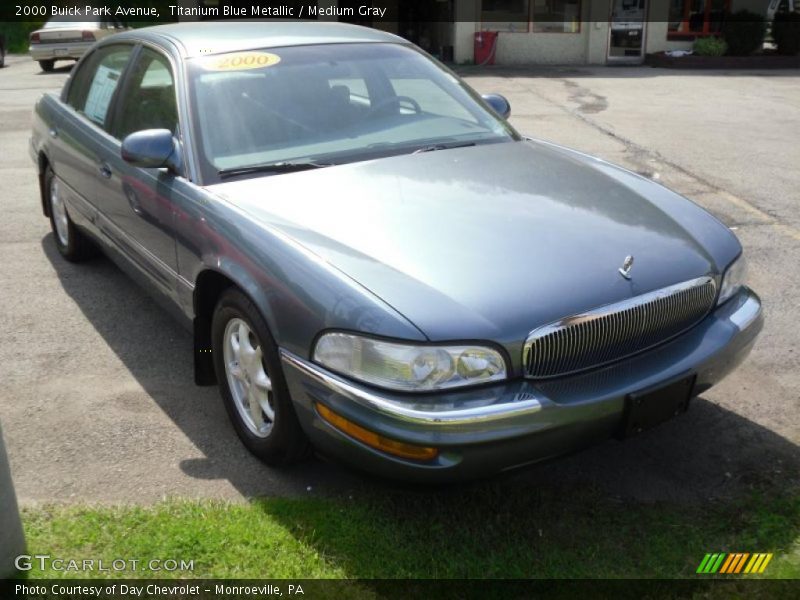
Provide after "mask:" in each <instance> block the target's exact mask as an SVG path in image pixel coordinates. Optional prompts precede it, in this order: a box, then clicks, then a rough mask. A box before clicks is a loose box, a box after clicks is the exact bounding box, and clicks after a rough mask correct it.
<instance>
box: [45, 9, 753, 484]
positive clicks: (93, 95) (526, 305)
mask: <svg viewBox="0 0 800 600" xmlns="http://www.w3.org/2000/svg"><path fill="white" fill-rule="evenodd" d="M509 110H510V108H509V104H508V102H507V101H506V100H505V99H504V98H503V97H502V96H498V95H489V96H483V97H481V96H479V95H478V94H476V93H475V92H474V91H473V90H472V89H470V88H469V86H467V85H466V84H465V83H464V82H463V81H462V80H460V79H459V78H458V77H457V76H456V75H454V74H453V73H452V72H450V71H449V70H447V69H446V68H445V67H443V66H442V65H441V64H439V63H437V62H436V61H434V60H433V59H431V57H429V56H428V55H426V54H425V53H424V52H422V51H421V50H419V49H418V48H416V47H415V46H413V45H412V44H409V43H408V42H406V41H404V40H402V39H400V38H398V37H395V36H393V35H390V34H387V33H383V32H380V31H376V30H372V29H366V28H360V27H356V26H350V25H344V24H338V23H271V24H265V23H252V22H251V23H232V22H229V23H195V24H181V25H166V26H158V27H152V28H147V29H140V30H136V31H129V32H125V33H120V34H117V35H114V36H111V37H108V38H106V39H104V40H102V41H101V42H99V43H97V44H96V45H95V46H93V47H92V49H91V50H90V51H89V52H88V53H87V54H86V55H85V56H84V57H83V58H82V59H81V61H80V62H79V63H78V64H77V66H76V68H75V69H74V71H73V72H72V75H71V77H70V79H69V81H68V82H67V83H66V85H65V87H64V89H63V91H62V92H61V94H60V95H53V94H46V95H44V96H43V97H42V98H41V99H40V100H39V101H38V103H37V105H36V109H35V115H34V125H33V133H32V137H31V144H30V152H31V156H32V158H33V160H34V162H35V164H36V167H37V170H38V175H39V183H40V189H41V203H42V210H43V212H44V215H45V216H47V217H49V219H50V222H51V224H52V230H53V235H52V239H53V243H54V244H55V245H56V247H57V248H58V251H59V252H60V253H61V254H62V255H63V257H64V258H65V259H66V260H69V261H81V260H84V259H87V258H89V257H91V256H93V255H94V254H95V253H96V252H98V251H102V252H104V253H106V254H107V255H108V256H109V257H111V258H112V259H113V260H114V261H115V262H117V263H118V264H119V265H120V267H121V268H123V269H125V270H126V271H127V272H128V273H130V275H131V276H132V277H134V278H135V279H136V280H137V281H139V282H141V284H142V285H143V286H145V287H146V288H147V289H148V290H150V291H151V292H152V293H153V295H154V296H155V297H156V298H157V299H159V300H160V301H162V303H163V304H164V305H165V306H166V307H167V308H168V309H170V310H171V311H172V312H173V313H174V314H175V315H176V317H177V318H178V319H180V320H181V321H182V322H183V323H185V324H186V326H187V327H188V328H189V329H190V331H192V333H193V338H194V366H195V382H196V383H197V384H199V385H219V388H220V391H221V395H222V399H223V401H224V403H225V406H226V408H227V412H228V414H229V415H230V419H231V422H232V424H233V426H234V428H235V430H236V432H237V433H238V435H239V437H240V438H241V440H242V442H243V443H244V444H245V446H247V448H248V449H249V450H250V451H251V452H253V454H255V455H256V456H258V457H259V458H261V459H262V460H264V461H265V462H267V463H269V464H271V465H283V464H287V463H291V462H294V461H297V460H299V459H301V458H302V457H304V456H305V455H306V454H307V453H308V451H309V449H310V448H311V447H314V448H316V449H317V450H318V451H320V452H322V453H325V454H329V455H334V456H337V457H340V458H341V459H343V460H346V461H348V462H350V463H353V464H355V465H358V466H359V467H361V468H363V469H367V470H371V471H373V472H376V473H380V474H385V475H390V476H393V477H399V478H405V479H416V480H427V481H442V480H447V479H450V480H452V479H466V478H473V477H476V476H481V475H485V474H491V473H496V472H499V471H503V470H507V469H511V468H514V467H518V466H521V465H525V464H529V463H532V462H535V461H540V460H543V459H546V458H549V457H552V456H556V455H559V454H563V453H566V452H570V451H573V450H575V449H577V448H581V447H584V446H586V445H588V444H590V443H593V442H595V441H598V440H603V439H606V438H609V437H612V436H619V437H626V436H631V435H636V434H638V433H639V432H641V431H643V430H645V429H648V428H650V427H652V426H655V425H657V424H659V423H661V422H663V421H665V420H666V419H669V418H671V417H673V416H674V415H677V414H680V413H683V412H684V411H686V410H687V408H688V407H689V406H690V400H691V399H692V398H693V397H695V396H697V395H698V394H701V393H703V392H705V391H706V390H708V389H709V388H710V387H711V386H712V385H714V384H715V383H717V382H718V381H720V379H722V378H723V377H724V376H725V375H727V374H728V373H730V372H731V370H733V369H734V368H735V367H736V366H737V365H738V364H739V363H740V362H741V361H742V360H743V359H744V358H745V357H746V356H747V354H748V352H749V351H750V349H751V347H752V346H753V344H754V342H755V339H756V336H757V334H758V332H759V331H760V329H761V327H762V311H761V303H760V301H759V298H758V297H757V296H756V294H755V293H754V292H753V291H752V290H751V289H750V288H749V287H747V284H746V280H745V274H746V270H745V262H744V258H743V257H742V247H741V245H740V244H739V242H738V241H737V239H736V237H735V236H734V235H733V233H731V231H730V230H729V229H728V228H727V227H725V226H723V225H722V224H721V223H720V222H718V221H717V220H716V219H715V218H714V217H712V216H711V215H709V214H708V213H706V212H705V211H703V210H702V209H701V208H699V207H698V206H697V205H695V204H693V203H692V202H690V201H689V200H687V199H685V198H683V197H681V196H679V195H677V194H675V193H673V192H671V191H670V190H668V189H666V188H664V187H662V186H661V185H659V184H657V183H654V182H653V181H650V180H648V179H645V178H642V177H640V176H638V175H636V174H634V173H631V172H630V171H627V170H625V169H622V168H620V167H617V166H614V165H612V164H609V163H607V162H604V161H602V160H599V159H596V158H593V157H591V156H587V155H585V154H582V153H579V152H576V151H574V150H570V149H568V148H564V147H561V146H557V145H555V144H551V143H547V142H543V141H538V140H534V139H529V138H525V137H523V136H521V135H520V134H519V133H517V132H516V131H515V130H514V129H513V128H512V127H511V126H510V125H509V123H508V122H507V120H506V118H507V117H508V114H509ZM146 326H147V324H146V323H142V327H146ZM683 418H684V419H690V418H691V413H690V414H689V415H687V416H685V417H683Z"/></svg>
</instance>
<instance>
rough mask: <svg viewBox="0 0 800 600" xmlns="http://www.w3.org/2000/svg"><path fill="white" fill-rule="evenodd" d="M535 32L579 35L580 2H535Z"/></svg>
mask: <svg viewBox="0 0 800 600" xmlns="http://www.w3.org/2000/svg"><path fill="white" fill-rule="evenodd" d="M531 25H532V27H533V31H549V32H553V33H578V32H579V31H580V30H581V2H580V0H533V18H532V19H531Z"/></svg>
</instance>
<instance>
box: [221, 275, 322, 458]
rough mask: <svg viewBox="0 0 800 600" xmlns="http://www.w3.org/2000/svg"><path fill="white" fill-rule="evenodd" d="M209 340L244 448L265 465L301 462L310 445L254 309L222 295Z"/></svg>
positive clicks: (237, 296) (238, 297)
mask: <svg viewBox="0 0 800 600" xmlns="http://www.w3.org/2000/svg"><path fill="white" fill-rule="evenodd" d="M211 339H212V355H213V358H214V370H215V371H216V374H217V381H218V382H219V387H220V393H221V394H222V399H223V401H224V402H225V409H226V410H227V412H228V416H229V417H230V419H231V422H232V423H233V426H234V429H235V430H236V433H237V434H238V436H239V438H240V439H241V440H242V442H243V443H244V445H245V446H246V447H247V449H248V450H250V452H252V453H253V454H254V455H256V456H257V457H258V458H260V459H261V460H262V461H264V462H265V463H267V464H269V465H274V466H280V465H286V464H291V463H293V462H297V461H298V460H300V459H301V458H302V457H303V456H305V455H306V453H307V451H308V447H309V446H308V440H307V439H306V436H305V434H304V433H303V430H302V429H301V428H300V423H299V422H298V421H297V416H296V415H295V412H294V406H292V401H291V398H290V397H289V390H288V388H287V386H286V380H285V379H284V376H283V370H282V368H281V363H280V356H279V354H278V347H277V345H276V343H275V341H274V340H273V338H272V335H271V334H270V332H269V329H268V328H267V324H266V322H265V321H264V319H263V318H262V317H261V314H260V313H259V312H258V309H257V308H256V307H255V306H254V305H253V303H252V302H251V301H250V300H249V299H248V298H247V297H246V296H245V295H244V294H243V293H242V292H240V291H239V290H237V289H229V290H227V291H226V292H224V293H223V294H222V297H221V298H220V300H219V302H218V303H217V307H216V309H215V310H214V317H213V321H212V326H211Z"/></svg>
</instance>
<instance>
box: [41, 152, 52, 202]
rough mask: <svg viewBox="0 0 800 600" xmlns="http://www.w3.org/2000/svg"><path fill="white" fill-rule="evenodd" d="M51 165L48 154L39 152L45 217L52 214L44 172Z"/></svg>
mask: <svg viewBox="0 0 800 600" xmlns="http://www.w3.org/2000/svg"><path fill="white" fill-rule="evenodd" d="M49 166H50V161H49V160H47V155H46V154H45V153H44V152H39V196H40V198H41V200H42V213H44V216H45V217H49V216H50V203H49V202H47V190H45V189H44V172H45V171H46V170H47V167H49Z"/></svg>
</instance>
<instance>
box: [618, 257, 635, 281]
mask: <svg viewBox="0 0 800 600" xmlns="http://www.w3.org/2000/svg"><path fill="white" fill-rule="evenodd" d="M632 268H633V256H626V257H625V261H624V262H623V263H622V267H620V268H619V269H618V271H619V274H620V275H622V276H623V277H624V278H625V279H630V278H631V269H632Z"/></svg>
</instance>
